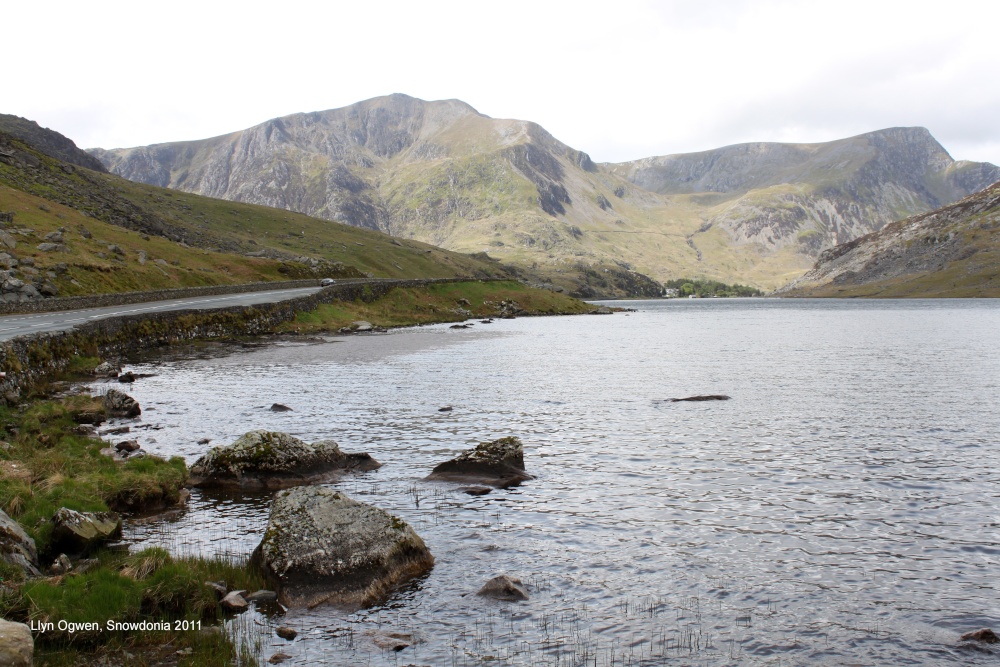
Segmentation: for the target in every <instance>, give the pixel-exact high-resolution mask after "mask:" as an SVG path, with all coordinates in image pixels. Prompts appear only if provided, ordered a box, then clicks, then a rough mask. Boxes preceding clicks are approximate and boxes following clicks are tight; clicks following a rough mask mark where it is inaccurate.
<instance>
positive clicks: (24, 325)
mask: <svg viewBox="0 0 1000 667" xmlns="http://www.w3.org/2000/svg"><path fill="white" fill-rule="evenodd" d="M320 289H322V288H320V287H300V288H297V289H286V290H267V291H263V292H248V293H246V294H222V295H216V296H202V297H191V298H188V299H172V300H170V301H153V302H150V303H132V304H128V305H125V306H111V307H108V308H88V309H86V310H65V311H60V312H55V313H31V314H27V315H4V316H0V341H5V340H10V339H11V338H16V337H17V336H23V335H25V334H33V333H40V332H43V331H64V330H66V329H72V328H73V327H75V326H76V325H78V324H83V323H84V322H90V321H93V320H99V319H102V318H105V317H114V316H116V315H138V314H140V313H160V312H165V311H169V310H189V309H199V310H200V309H206V308H228V307H230V306H253V305H255V304H258V303H272V302H276V301H286V300H288V299H294V298H295V297H298V296H306V295H307V294H313V293H315V292H318V291H319V290H320Z"/></svg>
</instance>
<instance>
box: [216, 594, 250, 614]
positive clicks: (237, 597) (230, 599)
mask: <svg viewBox="0 0 1000 667" xmlns="http://www.w3.org/2000/svg"><path fill="white" fill-rule="evenodd" d="M245 592H246V591H230V592H229V593H227V594H226V597H224V598H222V600H221V601H220V602H219V604H220V605H222V608H223V609H225V610H227V611H235V612H241V611H246V609H247V607H249V606H250V604H249V603H248V602H247V601H246V600H245V599H244V598H243V595H242V593H245Z"/></svg>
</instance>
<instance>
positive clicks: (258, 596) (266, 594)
mask: <svg viewBox="0 0 1000 667" xmlns="http://www.w3.org/2000/svg"><path fill="white" fill-rule="evenodd" d="M243 599H244V600H246V601H247V602H254V603H260V602H275V601H276V600H277V599H278V594H277V593H275V592H274V591H264V590H261V591H257V592H255V593H251V594H250V595H244V596H243Z"/></svg>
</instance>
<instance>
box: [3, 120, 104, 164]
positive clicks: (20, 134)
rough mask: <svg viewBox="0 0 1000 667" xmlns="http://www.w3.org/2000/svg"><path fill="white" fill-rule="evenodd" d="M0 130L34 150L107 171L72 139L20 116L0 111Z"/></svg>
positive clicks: (58, 158)
mask: <svg viewBox="0 0 1000 667" xmlns="http://www.w3.org/2000/svg"><path fill="white" fill-rule="evenodd" d="M0 132H6V133H7V134H9V135H11V136H12V137H14V138H17V139H20V140H21V141H24V142H25V143H28V144H31V146H33V147H34V148H35V149H36V150H38V151H40V152H42V153H44V154H45V155H48V156H49V157H54V158H56V159H57V160H62V161H63V162H66V163H68V164H72V165H75V166H77V167H86V168H87V169H93V170H94V171H102V172H107V169H105V168H104V165H103V164H101V161H100V160H98V159H97V158H95V157H94V156H93V155H91V154H90V153H87V152H86V151H84V150H82V149H80V148H77V146H76V143H74V142H73V140H72V139H70V138H68V137H65V136H63V135H62V134H59V133H58V132H56V131H55V130H50V129H48V128H46V127H41V126H40V125H39V124H38V123H36V122H35V121H33V120H28V119H27V118H21V117H20V116H12V115H10V114H4V113H0Z"/></svg>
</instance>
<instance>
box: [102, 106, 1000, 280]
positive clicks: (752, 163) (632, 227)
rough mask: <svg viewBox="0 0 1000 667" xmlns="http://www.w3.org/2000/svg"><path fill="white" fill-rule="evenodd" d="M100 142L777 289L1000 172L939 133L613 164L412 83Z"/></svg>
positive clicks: (159, 161)
mask: <svg viewBox="0 0 1000 667" xmlns="http://www.w3.org/2000/svg"><path fill="white" fill-rule="evenodd" d="M91 152H92V153H93V154H94V155H95V156H96V157H98V158H100V159H101V161H102V162H103V163H104V164H105V165H107V166H108V168H109V169H110V170H111V171H112V172H113V173H116V174H120V175H122V176H125V177H126V178H129V179H132V180H135V181H139V182H144V183H150V184H155V185H159V186H162V187H169V188H173V189H178V190H182V191H187V192H195V193H199V194H203V195H207V196H212V197H219V198H223V199H228V200H232V201H243V202H254V203H260V204H266V205H268V206H274V207H278V208H286V209H289V210H295V211H302V212H305V213H308V214H310V215H313V216H316V217H320V218H323V219H327V220H332V221H338V222H344V223H347V224H350V225H354V226H358V227H364V228H369V229H378V230H381V231H384V232H387V233H390V234H393V235H395V236H397V237H401V238H410V239H417V240H421V241H424V242H428V243H433V244H435V245H439V246H442V247H445V248H449V249H451V250H457V251H461V252H469V253H472V252H488V253H489V254H490V255H491V256H495V257H498V258H500V259H501V260H503V261H506V262H511V263H514V264H516V265H518V266H520V267H523V268H525V269H530V270H532V271H534V272H537V273H539V274H542V275H543V276H545V279H547V280H551V281H553V282H556V283H562V284H569V283H571V282H573V281H578V280H579V279H580V277H581V276H586V275H587V274H588V272H590V273H597V274H621V276H622V277H621V278H616V280H618V279H624V280H626V281H627V280H628V276H629V275H637V274H645V275H649V276H652V277H653V278H656V279H657V280H661V281H663V280H667V279H671V278H678V277H682V276H695V277H703V278H710V279H716V280H721V281H723V282H750V283H752V284H754V285H757V286H762V287H766V288H774V287H777V286H778V285H781V284H784V283H785V282H787V281H789V280H791V279H792V278H795V277H797V276H799V275H801V274H802V273H803V272H804V271H805V270H807V269H808V267H809V266H811V265H812V263H813V262H814V261H815V257H816V256H817V255H818V254H819V253H820V252H822V250H824V249H826V248H829V247H832V246H833V245H835V244H837V243H840V242H844V241H847V240H851V239H853V238H857V237H858V236H861V235H863V234H866V233H868V232H871V231H874V230H875V229H878V228H880V227H881V226H883V225H884V224H886V223H888V222H891V221H893V220H896V219H899V218H901V217H906V216H908V215H912V214H915V213H921V212H925V211H928V210H931V209H933V208H935V207H937V206H940V205H943V204H946V203H950V202H952V201H955V200H956V199H959V198H961V197H963V196H965V195H967V194H970V193H971V192H974V191H976V190H978V189H981V188H982V187H985V186H986V185H988V184H989V183H992V182H993V181H995V180H997V179H1000V168H997V167H995V166H993V165H989V164H980V163H969V162H955V161H954V160H952V159H951V157H950V156H949V155H948V154H947V152H946V151H945V150H944V149H943V148H942V147H941V146H940V145H939V144H938V143H937V142H936V141H935V140H934V139H933V137H931V135H930V134H929V133H928V132H927V131H926V130H924V129H922V128H894V129H890V130H882V131H879V132H873V133H869V134H866V135H861V136H859V137H853V138H851V139H844V140H841V141H835V142H829V143H825V144H745V145H740V146H731V147H727V148H722V149H717V150H715V151H706V152H704V153H696V154H688V155H673V156H665V157H657V158H647V159H645V160H639V161H635V162H629V163H622V164H595V163H594V162H593V161H592V160H591V158H590V157H589V156H588V155H587V154H586V153H584V152H582V151H579V150H576V149H574V148H571V147H569V146H567V145H565V144H563V143H562V142H560V141H558V140H557V139H555V138H554V137H553V136H552V135H551V134H549V133H548V132H547V131H546V130H545V129H544V128H542V127H541V126H539V125H537V124H535V123H531V122H528V121H521V120H505V119H493V118H490V117H488V116H485V115H483V114H481V113H479V112H477V111H476V110H475V109H473V108H472V107H470V106H469V105H467V104H465V103H464V102H461V101H458V100H444V101H435V102H425V101H422V100H418V99H414V98H412V97H407V96H405V95H398V94H397V95H390V96H386V97H379V98H375V99H372V100H367V101H364V102H359V103H357V104H353V105H351V106H348V107H344V108H341V109H332V110H328V111H321V112H313V113H302V114H293V115H291V116H286V117H283V118H277V119H273V120H270V121H267V122H265V123H262V124H260V125H257V126H255V127H252V128H249V129H246V130H242V131H239V132H234V133H232V134H228V135H224V136H220V137H214V138H211V139H205V140H200V141H188V142H177V143H169V144H159V145H154V146H145V147H136V148H126V149H115V150H102V149H93V150H92V151H91Z"/></svg>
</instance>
